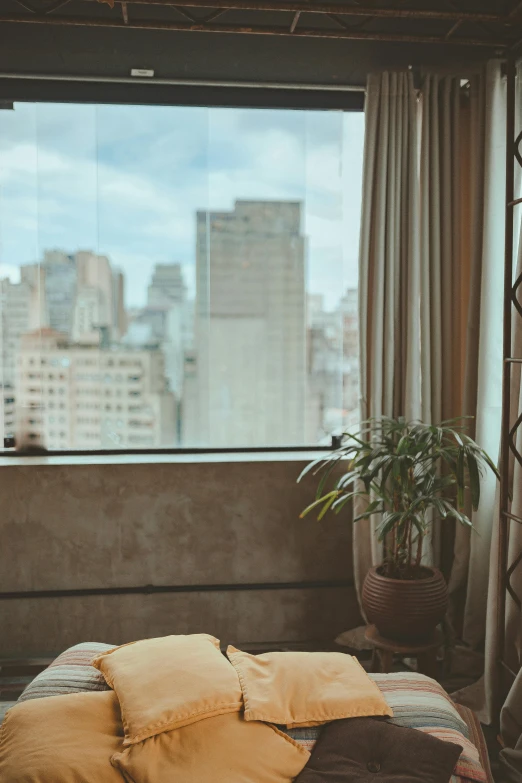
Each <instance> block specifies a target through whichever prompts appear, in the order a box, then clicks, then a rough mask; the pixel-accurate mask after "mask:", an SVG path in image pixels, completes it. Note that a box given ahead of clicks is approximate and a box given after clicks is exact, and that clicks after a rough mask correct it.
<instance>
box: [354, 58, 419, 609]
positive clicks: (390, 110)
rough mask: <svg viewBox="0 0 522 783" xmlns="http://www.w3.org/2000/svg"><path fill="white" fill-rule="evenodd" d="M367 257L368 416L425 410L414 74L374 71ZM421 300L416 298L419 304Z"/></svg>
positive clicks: (365, 556) (364, 564)
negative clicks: (418, 294) (422, 403)
mask: <svg viewBox="0 0 522 783" xmlns="http://www.w3.org/2000/svg"><path fill="white" fill-rule="evenodd" d="M365 114H366V136H365V147H364V173H363V204H362V217H361V221H362V222H361V245H360V263H359V270H360V271H359V313H360V357H361V417H362V419H367V418H370V417H380V416H383V415H384V416H398V415H406V416H409V417H411V418H415V417H418V416H419V415H420V388H419V382H420V365H419V363H418V351H417V349H416V347H417V344H418V342H419V340H420V333H419V310H418V297H416V296H415V291H416V290H417V288H418V278H419V239H418V236H419V234H418V232H419V220H418V188H417V165H418V158H417V155H418V147H417V137H418V133H417V101H416V95H415V90H414V86H413V79H412V75H411V73H409V72H406V73H382V74H371V75H370V76H369V78H368V84H367V94H366V111H365ZM412 303H414V306H412ZM375 524H376V523H375V522H373V521H368V522H358V523H357V524H356V525H354V553H355V557H354V576H355V583H356V586H357V590H358V592H359V595H360V588H361V586H362V582H363V580H364V577H365V576H366V573H367V571H368V569H369V568H370V567H371V566H372V565H375V564H377V563H379V562H380V560H381V554H382V553H381V546H380V545H378V542H377V538H376V536H375Z"/></svg>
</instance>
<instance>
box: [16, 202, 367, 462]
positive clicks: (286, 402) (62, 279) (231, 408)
mask: <svg viewBox="0 0 522 783" xmlns="http://www.w3.org/2000/svg"><path fill="white" fill-rule="evenodd" d="M302 211H303V208H302V203H301V202H299V201H268V200H266V201H261V200H259V201H253V200H252V201H249V200H237V201H236V202H235V205H234V208H233V209H232V210H230V211H221V212H214V211H212V212H209V211H201V212H198V213H197V215H196V216H195V225H196V235H195V259H196V263H195V282H194V281H191V285H189V284H188V283H189V281H187V279H186V271H185V270H184V267H183V265H182V264H180V263H176V262H172V263H158V264H156V265H155V268H154V270H153V272H152V275H151V278H150V281H149V284H148V289H147V298H146V304H145V306H143V307H132V308H131V307H127V306H126V303H125V286H126V282H127V281H126V279H125V274H124V272H123V271H122V270H121V269H120V268H118V267H117V266H116V265H115V264H113V263H112V262H111V259H110V258H109V257H108V256H104V255H98V254H96V253H94V252H91V251H89V250H75V251H72V252H71V251H70V249H48V250H45V251H44V252H43V257H42V258H41V259H39V260H38V261H35V263H30V264H24V265H22V266H21V267H20V279H19V280H18V281H16V282H13V280H11V279H9V278H4V279H2V280H0V306H1V318H0V346H1V350H2V360H1V366H0V384H1V390H2V394H1V397H0V405H1V410H0V427H1V428H3V443H4V447H5V448H19V449H27V448H39V449H47V450H49V451H62V450H80V451H83V450H108V449H157V448H231V447H238V448H241V447H271V446H274V447H276V446H288V447H292V446H306V445H310V446H311V445H316V444H326V443H329V441H330V438H331V435H332V433H337V432H340V431H342V430H343V429H346V428H351V427H354V426H356V425H357V421H358V396H359V391H358V384H359V369H358V323H357V289H356V288H353V287H352V288H348V289H347V290H344V291H342V290H340V291H339V300H338V303H337V305H336V306H332V305H331V304H329V305H328V306H327V305H325V302H324V296H323V295H322V294H317V293H314V292H313V291H308V290H307V286H306V282H307V275H306V271H307V237H306V235H305V233H304V231H303V227H302V223H303V215H302Z"/></svg>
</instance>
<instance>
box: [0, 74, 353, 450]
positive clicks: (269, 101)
mask: <svg viewBox="0 0 522 783" xmlns="http://www.w3.org/2000/svg"><path fill="white" fill-rule="evenodd" d="M180 81H181V80H180ZM187 81H188V80H187ZM14 103H74V104H111V105H142V106H173V107H174V106H197V107H204V108H206V107H208V108H236V109H286V110H296V111H306V110H311V111H342V112H364V103H365V93H364V89H363V88H360V89H359V88H350V87H349V86H343V85H331V86H329V85H317V87H313V88H312V87H311V86H310V85H306V86H303V87H301V86H300V85H298V84H296V85H295V87H291V86H287V85H284V86H283V85H281V86H280V85H276V84H274V85H272V86H270V85H262V86H259V87H258V86H253V85H248V86H241V85H240V84H238V85H234V86H231V85H214V84H210V83H205V82H201V83H198V82H196V81H194V82H193V83H191V84H186V83H183V84H180V83H176V80H161V79H146V78H136V79H131V78H122V79H121V80H120V79H115V78H106V79H103V78H99V77H93V78H87V77H77V76H58V75H56V76H40V75H28V76H23V75H13V76H12V77H6V76H1V77H0V108H2V105H3V107H5V110H9V109H10V108H11V106H10V105H11V104H14ZM5 440H7V439H5ZM5 440H4V445H3V448H0V457H12V458H14V459H15V460H16V458H26V457H30V458H35V459H41V458H42V457H86V456H93V457H99V456H107V457H111V456H124V455H131V456H140V455H143V456H145V455H147V456H154V455H158V456H167V455H183V454H187V455H203V456H204V455H206V454H270V453H274V454H284V453H286V452H289V453H290V452H293V453H294V454H295V453H300V452H303V453H310V452H317V453H318V454H320V453H324V452H327V451H335V450H336V449H338V448H339V447H340V445H341V439H340V436H338V435H332V438H331V443H330V444H329V445H308V446H292V445H288V446H245V447H223V448H215V447H209V448H194V447H192V448H191V447H187V448H181V447H180V448H144V449H129V448H125V449H92V450H90V449H89V450H76V449H66V450H54V449H53V450H46V449H43V448H41V447H38V448H37V449H34V450H33V449H30V450H29V449H21V450H16V447H14V446H6V445H5Z"/></svg>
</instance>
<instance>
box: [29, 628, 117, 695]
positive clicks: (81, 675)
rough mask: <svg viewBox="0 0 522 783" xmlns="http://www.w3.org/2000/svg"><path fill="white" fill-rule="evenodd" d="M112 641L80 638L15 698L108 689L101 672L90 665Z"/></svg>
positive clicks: (110, 648)
mask: <svg viewBox="0 0 522 783" xmlns="http://www.w3.org/2000/svg"><path fill="white" fill-rule="evenodd" d="M112 649H114V645H113V644H112V645H111V644H102V643H101V642H83V643H81V644H75V645H74V647H69V649H67V650H65V652H63V653H61V655H59V656H58V657H57V658H55V659H54V661H53V662H52V663H51V664H50V665H49V666H48V667H47V669H44V671H43V672H40V674H37V675H36V677H35V678H34V680H32V681H31V682H30V683H29V685H28V686H27V688H26V689H25V690H24V692H23V693H22V695H21V696H20V698H19V699H18V701H29V700H30V699H41V698H43V697H44V696H63V695H65V694H67V693H78V692H80V691H81V692H83V691H104V690H108V689H109V686H108V685H107V684H106V682H105V680H104V678H103V674H102V673H101V672H100V671H98V669H95V668H94V667H93V666H92V661H93V659H94V658H96V657H97V656H98V655H100V654H101V653H103V652H107V650H112Z"/></svg>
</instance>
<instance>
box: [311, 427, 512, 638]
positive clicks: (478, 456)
mask: <svg viewBox="0 0 522 783" xmlns="http://www.w3.org/2000/svg"><path fill="white" fill-rule="evenodd" d="M462 422H463V420H462V419H454V420H451V421H445V422H443V423H442V424H441V425H440V426H432V425H429V424H423V423H421V422H416V421H414V422H407V421H406V420H405V419H404V418H402V417H401V418H388V417H383V418H382V419H370V420H369V421H367V422H364V423H363V426H362V429H361V431H360V432H358V433H357V434H355V435H354V434H351V433H345V434H344V435H343V437H342V440H341V447H340V448H339V449H338V450H337V451H335V452H333V453H332V454H331V455H329V456H328V457H326V458H321V459H319V460H315V461H314V462H312V463H311V464H310V465H308V466H307V467H306V468H305V470H304V471H303V472H302V473H301V476H300V477H299V479H298V480H300V479H301V478H302V477H303V476H304V475H305V474H306V473H308V472H309V471H313V473H314V474H321V476H320V480H319V484H318V487H317V493H316V499H315V501H314V502H313V503H311V504H310V505H309V506H308V507H307V508H305V510H304V511H303V512H302V514H301V517H304V516H305V515H306V514H308V513H309V512H310V511H312V510H317V511H318V518H319V519H322V518H323V517H324V516H325V514H326V513H327V512H328V511H330V510H332V511H334V512H337V513H339V512H340V511H342V509H344V507H345V506H346V505H347V504H348V503H352V502H353V501H354V500H356V499H357V498H360V501H359V502H362V504H363V508H362V509H361V510H360V513H358V514H357V515H356V516H355V517H354V520H353V521H354V522H355V523H356V522H358V521H359V520H363V519H370V517H374V518H375V517H376V516H378V518H379V525H378V528H377V535H378V540H379V541H380V542H382V545H383V558H382V564H381V565H379V566H377V567H375V568H371V569H370V571H369V572H368V574H367V576H366V579H365V581H364V585H363V591H362V607H363V610H364V612H365V614H366V617H367V619H368V621H369V622H370V623H373V624H374V625H375V626H376V627H377V630H378V631H379V633H380V634H381V635H382V636H384V637H386V638H389V639H394V640H397V641H404V642H407V641H408V642H411V641H415V640H419V641H420V640H422V639H425V638H427V637H429V636H430V635H431V634H432V632H433V631H434V629H435V627H436V626H437V625H438V623H439V622H440V621H441V620H442V619H443V617H444V615H445V613H446V608H447V603H448V594H447V588H446V583H445V581H444V577H443V575H442V574H441V572H440V571H439V570H438V569H437V568H432V567H428V566H426V565H424V564H423V562H422V558H423V544H424V541H425V539H426V535H427V534H428V532H429V530H430V527H431V525H432V524H433V522H434V521H435V520H437V519H451V520H454V521H455V522H458V523H459V524H462V525H467V526H469V527H471V526H472V525H471V521H470V519H469V518H468V516H467V515H466V514H465V512H464V498H465V493H467V492H469V498H470V501H471V506H472V508H473V509H475V510H476V509H477V508H478V506H479V503H480V477H481V474H482V473H483V472H484V470H487V469H491V470H492V471H493V472H494V473H495V475H496V476H497V478H498V477H499V474H498V471H497V469H496V467H495V465H494V464H493V462H492V460H491V459H490V458H489V456H488V455H487V454H486V452H485V451H484V450H483V449H481V448H480V447H479V446H478V445H477V444H476V443H475V441H473V440H472V438H470V437H469V436H468V435H467V434H466V432H465V430H466V427H465V425H464V424H463V423H462ZM332 482H333V483H332ZM330 487H331V488H330Z"/></svg>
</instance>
